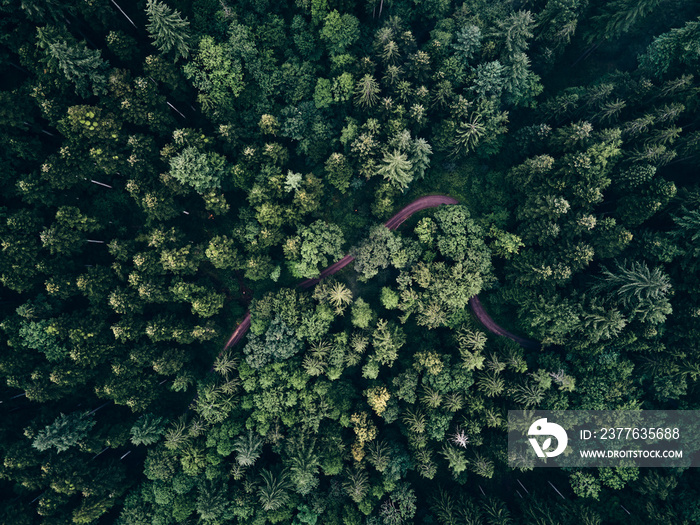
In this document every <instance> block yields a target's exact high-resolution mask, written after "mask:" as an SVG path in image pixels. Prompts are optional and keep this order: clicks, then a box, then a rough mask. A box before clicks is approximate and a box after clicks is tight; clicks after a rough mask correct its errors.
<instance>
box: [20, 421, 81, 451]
mask: <svg viewBox="0 0 700 525" xmlns="http://www.w3.org/2000/svg"><path fill="white" fill-rule="evenodd" d="M94 426H95V421H94V420H93V419H92V413H91V412H73V413H72V414H69V415H67V416H66V415H65V414H61V415H60V416H59V417H58V418H56V420H55V421H54V422H53V423H52V424H50V425H48V426H46V427H45V428H44V429H43V430H41V431H39V433H38V434H37V435H36V437H35V438H34V440H33V442H32V446H33V447H34V448H36V449H38V450H40V451H41V452H45V451H46V450H48V449H50V448H55V449H56V450H57V451H58V452H65V451H66V450H68V449H69V448H71V447H74V446H75V445H77V444H78V443H79V442H80V441H81V440H82V439H83V438H85V437H86V436H87V434H88V432H89V431H90V429H91V428H92V427H94Z"/></svg>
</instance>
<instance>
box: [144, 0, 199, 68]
mask: <svg viewBox="0 0 700 525" xmlns="http://www.w3.org/2000/svg"><path fill="white" fill-rule="evenodd" d="M146 14H147V15H148V25H147V26H146V29H148V33H149V34H150V35H151V38H152V39H153V45H154V46H155V47H157V48H158V50H159V51H160V52H161V53H163V54H168V53H170V52H171V51H172V52H173V55H174V57H175V60H177V59H178V58H180V57H182V58H187V57H188V56H189V54H190V46H189V40H190V34H189V30H188V28H189V25H190V23H189V21H188V20H187V19H186V18H185V19H184V20H183V18H182V17H181V16H180V13H179V12H177V11H173V10H172V9H171V8H170V7H168V6H167V4H165V3H163V2H159V1H158V0H148V3H147V4H146Z"/></svg>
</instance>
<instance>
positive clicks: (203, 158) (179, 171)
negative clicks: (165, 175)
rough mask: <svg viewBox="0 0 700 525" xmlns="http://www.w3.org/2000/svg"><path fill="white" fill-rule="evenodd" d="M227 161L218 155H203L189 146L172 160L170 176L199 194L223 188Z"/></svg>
mask: <svg viewBox="0 0 700 525" xmlns="http://www.w3.org/2000/svg"><path fill="white" fill-rule="evenodd" d="M225 166H226V159H225V158H224V157H223V156H222V155H218V154H216V153H202V152H200V151H199V150H198V149H197V148H195V147H193V146H188V147H186V148H185V149H183V150H182V152H181V153H180V154H179V155H177V156H176V157H174V158H172V159H170V175H172V177H173V178H174V179H175V180H177V181H178V182H180V183H181V184H185V185H188V186H191V187H192V188H194V190H195V191H197V192H198V193H204V192H206V191H207V190H210V189H213V188H219V187H221V179H222V177H223V175H224V168H225Z"/></svg>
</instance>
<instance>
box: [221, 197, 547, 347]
mask: <svg viewBox="0 0 700 525" xmlns="http://www.w3.org/2000/svg"><path fill="white" fill-rule="evenodd" d="M458 203H459V201H458V200H457V199H455V198H454V197H450V196H449V195H426V196H424V197H420V198H418V199H416V200H414V201H413V202H412V203H410V204H408V205H407V206H405V207H404V208H402V209H401V210H399V211H398V212H397V213H396V215H394V216H393V217H392V218H391V219H389V220H388V221H386V222H385V223H384V226H386V227H387V228H389V229H390V230H395V229H396V228H398V227H399V226H401V224H403V223H404V222H405V221H406V220H407V219H408V218H410V217H411V216H412V215H413V214H414V213H416V212H418V211H421V210H425V209H427V208H436V207H438V206H441V205H443V204H448V205H451V204H458ZM354 260H355V257H353V256H352V255H346V256H345V257H343V258H342V259H340V260H339V261H338V262H336V263H334V264H331V265H330V266H329V267H328V268H325V269H324V270H322V271H321V275H320V276H319V277H316V278H314V279H307V280H305V281H302V282H301V283H299V287H300V288H304V289H307V288H311V287H312V286H314V285H316V284H317V283H318V282H319V281H320V280H321V279H324V278H325V277H328V276H329V275H333V274H334V273H336V272H338V271H340V270H342V269H343V268H345V267H346V266H347V265H348V264H350V263H351V262H352V261H354ZM469 307H470V308H471V310H472V312H473V313H474V315H475V316H476V318H477V319H478V320H479V322H481V324H482V325H484V328H486V330H488V331H489V332H491V333H492V334H496V335H500V336H503V337H507V338H509V339H512V340H513V341H515V342H516V343H518V344H519V345H520V346H522V347H523V348H526V349H528V350H537V349H539V348H540V346H541V344H540V343H539V342H537V341H534V340H532V339H527V338H524V337H520V336H517V335H515V334H513V333H511V332H509V331H508V330H506V329H505V328H503V327H501V326H499V325H498V324H496V321H494V320H493V319H491V317H490V316H489V314H487V313H486V310H484V307H483V306H482V304H481V301H479V296H477V295H475V296H474V297H472V298H471V299H469ZM249 328H250V311H248V312H246V314H245V316H244V317H243V320H242V321H241V324H239V325H238V327H237V328H236V330H235V331H234V332H233V333H232V334H231V337H229V339H228V341H227V342H226V344H225V345H224V348H223V349H224V350H226V349H227V348H230V347H232V346H234V345H235V344H236V343H238V341H240V340H241V339H242V338H243V336H244V335H245V334H246V332H247V331H248V329H249Z"/></svg>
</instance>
